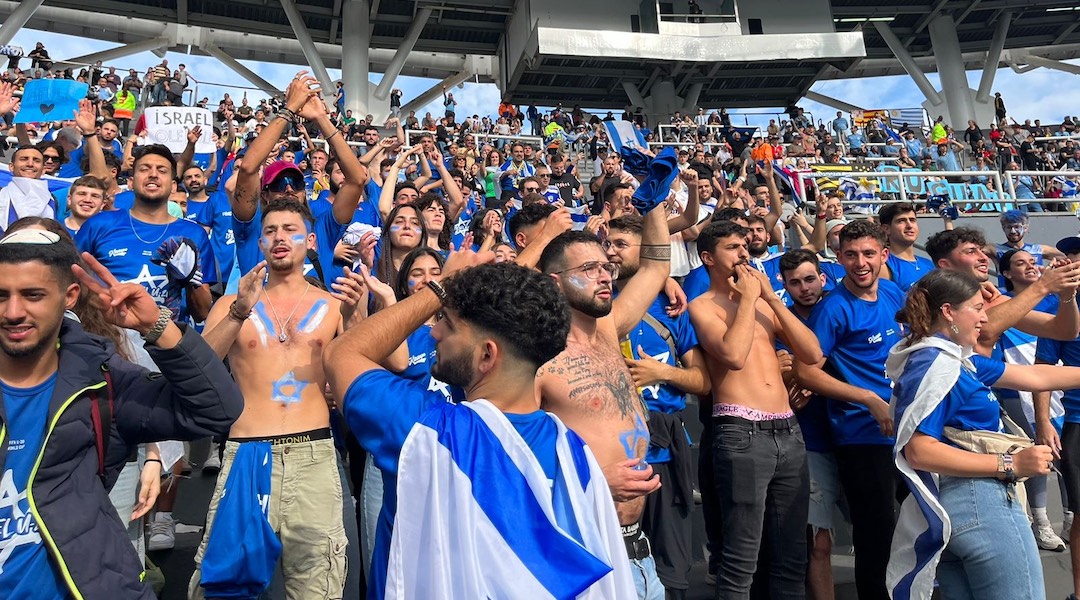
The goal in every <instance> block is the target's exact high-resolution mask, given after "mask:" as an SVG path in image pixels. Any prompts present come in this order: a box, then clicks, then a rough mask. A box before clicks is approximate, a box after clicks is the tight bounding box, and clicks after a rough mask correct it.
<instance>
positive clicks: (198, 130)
mask: <svg viewBox="0 0 1080 600" xmlns="http://www.w3.org/2000/svg"><path fill="white" fill-rule="evenodd" d="M200 137H202V127H199V126H198V125H196V126H194V127H192V128H191V129H188V130H187V141H188V143H189V144H193V145H194V144H196V143H198V142H199V138H200Z"/></svg>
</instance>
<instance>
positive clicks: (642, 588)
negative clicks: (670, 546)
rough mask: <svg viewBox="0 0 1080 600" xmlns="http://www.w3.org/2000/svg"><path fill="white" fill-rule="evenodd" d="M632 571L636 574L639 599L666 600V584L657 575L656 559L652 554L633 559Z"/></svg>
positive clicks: (635, 584)
mask: <svg viewBox="0 0 1080 600" xmlns="http://www.w3.org/2000/svg"><path fill="white" fill-rule="evenodd" d="M630 572H631V573H633V574H634V587H635V588H637V597H638V600H664V584H662V583H660V578H659V577H657V576H656V561H655V560H653V557H652V556H646V557H645V558H643V559H641V560H631V561H630Z"/></svg>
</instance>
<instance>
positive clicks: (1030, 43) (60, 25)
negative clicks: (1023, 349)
mask: <svg viewBox="0 0 1080 600" xmlns="http://www.w3.org/2000/svg"><path fill="white" fill-rule="evenodd" d="M344 1H348V0H344ZM793 1H798V0H793ZM342 2H343V0H300V3H298V8H299V10H300V12H301V14H302V15H303V19H304V22H305V23H306V25H307V27H308V30H309V32H310V34H311V36H312V38H313V39H314V41H315V42H316V43H320V42H321V43H325V44H332V45H337V44H340V43H341V27H342V20H341V17H342ZM830 4H831V8H832V17H833V22H834V25H835V28H836V31H837V32H851V31H861V32H862V33H863V40H864V43H865V47H866V56H865V58H843V59H833V60H778V61H759V62H746V63H733V62H719V63H718V62H693V61H679V60H640V59H613V58H589V57H583V56H559V55H552V54H545V55H540V56H537V60H535V61H532V62H531V64H529V65H528V68H527V69H526V70H525V72H524V73H522V74H521V76H520V77H517V78H516V80H514V81H511V82H509V83H508V82H501V83H503V84H504V86H505V87H508V88H509V91H510V93H511V95H512V97H513V99H514V100H516V101H518V102H522V103H527V102H536V103H538V104H542V105H550V104H553V103H555V102H569V103H578V102H579V103H581V104H585V105H588V106H593V107H596V108H621V107H623V106H625V105H626V104H627V98H626V95H625V93H624V92H623V88H622V83H623V82H624V81H631V82H633V83H634V84H636V85H637V86H638V87H639V89H641V91H642V93H643V94H646V93H647V91H648V88H649V86H650V85H651V82H654V81H656V80H657V79H672V80H675V81H676V85H677V87H678V89H680V90H682V89H685V88H686V87H687V86H689V85H693V84H695V83H701V84H702V86H703V87H702V92H701V95H700V99H699V102H698V104H699V105H701V106H729V107H740V106H742V107H745V106H778V105H779V106H783V105H787V104H790V103H793V102H795V101H796V100H798V99H799V98H800V97H801V96H802V95H803V94H804V93H805V92H806V90H808V89H809V87H810V86H811V85H812V84H813V83H814V81H816V80H818V79H823V78H824V79H835V78H849V77H866V76H876V75H895V74H902V73H903V72H904V71H903V69H902V67H901V66H900V64H899V62H898V61H897V60H896V59H895V58H894V57H893V54H892V52H891V51H890V50H889V48H888V46H887V45H886V44H885V42H884V40H883V39H882V38H881V37H880V36H879V34H878V33H877V31H876V30H875V28H874V27H873V26H872V25H873V23H874V22H875V21H881V22H887V23H888V25H889V27H890V28H891V29H892V30H893V32H894V33H895V34H896V35H897V36H898V37H899V38H900V40H901V41H902V42H903V43H904V45H905V47H906V48H907V49H908V51H909V52H910V53H911V54H912V55H913V56H914V57H915V58H916V59H917V60H918V62H919V63H920V64H921V65H922V66H923V68H924V69H926V70H927V71H934V70H935V68H936V67H935V65H934V64H933V60H932V59H933V52H932V48H931V43H930V36H929V31H928V27H927V25H928V24H929V23H930V21H931V20H932V19H933V18H934V17H935V16H937V15H939V14H949V15H952V16H953V18H954V19H955V21H956V23H957V32H958V36H959V41H960V45H961V50H962V52H964V60H965V64H966V65H967V67H968V68H969V69H974V68H980V67H981V66H982V61H983V60H984V57H985V52H986V50H987V49H988V48H989V46H990V41H991V38H992V37H993V34H994V24H995V23H996V22H997V20H998V19H999V18H1000V17H1001V15H1002V14H1003V13H1004V12H1006V11H1009V12H1011V13H1012V25H1011V27H1010V29H1009V34H1008V38H1007V40H1006V43H1005V48H1006V49H1030V50H1031V51H1032V52H1033V53H1035V54H1038V55H1040V56H1043V57H1047V58H1053V59H1058V60H1062V59H1069V58H1077V57H1080V10H1078V7H1077V5H1076V1H1075V0H1024V1H1023V2H1018V1H1016V0H877V1H870V0H830ZM14 5H15V3H12V2H3V1H0V17H6V15H8V14H10V12H11V10H12V9H13V6H14ZM370 5H371V15H372V18H371V23H372V32H371V42H370V46H371V47H372V48H384V49H391V50H392V49H396V48H397V47H398V45H399V43H400V41H401V40H402V38H404V37H405V35H406V31H407V30H408V28H409V27H410V25H411V24H412V22H413V18H414V15H415V14H416V11H417V10H418V9H419V8H420V7H430V8H432V9H433V10H434V13H433V14H432V16H431V18H430V19H429V21H428V22H427V24H426V25H425V26H424V28H423V30H422V31H421V33H420V37H419V40H418V41H417V43H416V46H415V48H414V50H413V52H414V53H417V52H421V53H423V52H431V53H447V54H456V55H488V56H492V55H496V54H497V52H498V51H499V49H500V44H501V42H502V41H503V40H504V36H506V35H507V34H506V29H507V26H508V21H509V19H510V18H511V16H512V15H513V14H514V9H515V2H514V0H452V1H449V2H446V1H431V2H427V1H409V0H370ZM49 7H58V8H67V9H74V10H79V11H90V12H96V13H99V14H107V15H116V16H121V17H135V18H139V19H150V20H153V21H157V22H159V23H177V24H179V25H181V26H184V25H190V26H199V27H204V28H210V29H214V30H225V31H233V32H243V33H250V34H262V35H267V36H274V37H280V38H293V37H294V36H293V30H292V28H291V26H290V24H289V20H288V18H287V16H286V13H285V11H284V10H283V8H282V6H281V3H280V2H279V1H278V0H49V1H48V2H47V3H46V5H45V6H43V7H42V8H41V9H39V13H46V12H47V8H49ZM27 26H28V27H31V28H35V29H43V30H48V31H53V32H56V33H66V34H71V35H81V36H85V37H93V38H98V39H106V40H111V41H116V42H124V43H130V42H136V41H139V40H140V39H145V37H147V36H139V35H135V34H132V33H130V32H126V33H122V32H110V31H108V30H104V31H103V30H102V29H101V28H100V27H97V28H95V27H89V26H87V25H82V24H79V23H77V22H60V21H57V20H55V19H53V20H50V19H49V18H47V17H43V16H41V14H36V15H35V16H34V17H33V18H31V20H30V21H29V23H28V25H27ZM218 45H219V47H220V48H221V49H222V50H224V51H226V52H227V53H229V55H230V56H233V57H234V58H238V59H247V60H263V61H271V62H294V63H298V64H300V63H304V62H305V61H304V59H303V55H302V54H301V53H299V51H298V50H282V51H280V52H267V51H265V50H264V49H258V50H256V49H252V48H245V47H242V45H238V46H235V47H229V45H228V44H227V43H220V44H218ZM174 49H177V50H181V51H182V50H184V48H183V47H176V48H174ZM194 51H196V52H197V51H198V50H197V49H196V50H194ZM326 62H327V66H329V67H337V66H339V65H340V61H339V60H336V59H335V58H332V57H331V58H329V59H328V60H327V61H326ZM382 68H385V64H379V61H377V60H374V58H373V61H372V70H373V71H379V70H381V69H382ZM403 73H404V74H408V75H420V76H430V77H436V78H441V77H446V76H448V75H450V74H452V73H451V72H450V71H446V70H439V69H431V68H426V69H416V68H410V67H409V66H406V68H405V70H404V71H403ZM489 80H490V79H489Z"/></svg>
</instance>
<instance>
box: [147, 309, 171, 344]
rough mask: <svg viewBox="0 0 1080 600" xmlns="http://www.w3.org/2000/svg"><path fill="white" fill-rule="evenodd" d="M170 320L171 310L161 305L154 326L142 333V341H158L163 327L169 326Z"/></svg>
mask: <svg viewBox="0 0 1080 600" xmlns="http://www.w3.org/2000/svg"><path fill="white" fill-rule="evenodd" d="M170 320H172V311H171V310H169V309H167V308H165V307H164V306H162V307H161V312H160V313H158V318H157V321H156V322H155V323H154V326H153V327H151V328H150V331H147V332H146V333H144V334H143V336H142V339H143V341H144V342H146V343H147V344H153V343H154V342H156V341H158V338H160V337H161V334H163V333H165V328H166V327H168V326H169V321H170Z"/></svg>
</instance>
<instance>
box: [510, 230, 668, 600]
mask: <svg viewBox="0 0 1080 600" xmlns="http://www.w3.org/2000/svg"><path fill="white" fill-rule="evenodd" d="M665 212H666V211H664V210H662V209H659V210H657V209H654V210H652V211H650V212H649V213H648V214H647V215H646V216H645V218H644V220H643V223H642V235H641V250H640V258H641V260H642V264H641V266H640V267H639V268H638V271H637V273H636V274H635V276H634V278H633V279H632V280H631V281H630V282H629V283H628V284H627V285H626V286H624V287H623V289H622V290H621V293H620V294H619V297H618V298H617V299H615V300H614V301H613V300H612V296H613V290H612V282H613V280H614V279H615V277H617V276H618V273H619V267H618V266H617V265H615V264H613V263H611V262H610V261H609V260H608V258H607V255H606V254H605V253H604V250H603V247H602V246H601V245H600V241H599V240H597V238H596V236H595V235H593V234H590V233H587V232H584V231H568V232H566V233H563V234H561V235H559V236H558V237H556V238H554V239H553V240H552V241H551V242H550V243H549V244H548V245H547V247H546V248H544V251H543V253H542V254H541V255H540V261H539V264H538V268H539V269H540V270H541V271H542V272H543V273H545V274H547V275H550V276H551V277H552V278H553V279H554V280H555V282H556V283H557V284H558V285H559V289H560V290H561V291H562V293H563V295H564V296H565V297H566V301H567V303H568V304H569V305H570V309H571V313H570V314H571V323H570V336H569V338H568V340H567V344H566V350H564V351H563V352H561V353H560V354H559V355H558V356H557V357H555V358H554V359H553V360H551V361H548V362H547V364H545V365H544V366H543V367H542V368H541V370H540V372H539V378H540V379H539V385H540V394H541V396H542V398H543V403H542V407H543V408H544V409H545V410H548V411H550V412H553V413H555V414H556V415H558V416H559V418H560V419H562V420H563V421H564V422H566V424H567V425H568V426H569V427H570V428H571V429H573V430H574V431H576V432H578V433H579V434H580V435H582V436H583V437H584V439H585V441H586V442H587V443H588V444H589V447H590V448H592V451H593V453H594V454H595V455H596V459H597V461H598V462H599V463H600V464H601V465H602V466H603V467H604V472H605V476H606V477H607V482H608V485H609V486H610V487H611V489H612V495H613V497H614V498H615V502H616V505H615V507H616V511H617V512H618V515H619V524H620V525H621V526H622V530H623V539H624V541H625V542H626V551H627V553H628V555H629V557H630V560H631V562H632V564H633V565H634V566H635V568H634V578H635V583H636V584H637V587H638V598H641V599H643V600H644V599H649V600H652V599H656V598H663V597H664V596H663V595H664V591H663V584H661V583H660V581H659V579H658V578H657V576H656V566H655V562H654V560H653V558H652V551H651V548H650V546H649V542H648V537H646V536H645V532H644V531H642V530H641V527H640V521H641V515H642V512H643V510H644V507H645V495H646V494H648V493H650V492H653V491H655V490H656V489H657V488H658V487H659V486H660V481H659V479H658V478H654V477H653V471H652V468H651V467H649V466H648V465H647V464H646V463H644V462H643V461H644V459H645V454H646V451H647V450H648V447H649V429H648V426H647V423H648V418H649V417H648V409H647V408H646V406H645V402H644V401H643V399H642V397H641V393H640V392H639V391H638V390H637V388H636V386H635V385H634V380H633V377H632V376H631V375H630V372H629V370H628V369H627V367H626V364H625V362H624V360H623V358H624V357H623V355H621V354H620V340H623V339H624V338H625V337H626V336H627V334H629V333H630V331H631V330H632V329H633V328H634V327H636V326H637V325H638V323H640V322H641V318H642V316H643V315H644V314H645V312H646V310H648V308H649V305H650V304H652V302H653V300H655V299H656V296H657V294H659V293H660V290H661V289H662V288H663V286H664V283H665V282H666V281H667V276H668V270H669V266H670V261H671V245H670V243H669V240H670V233H669V231H668V225H667V220H666V215H665ZM519 260H520V257H519Z"/></svg>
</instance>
